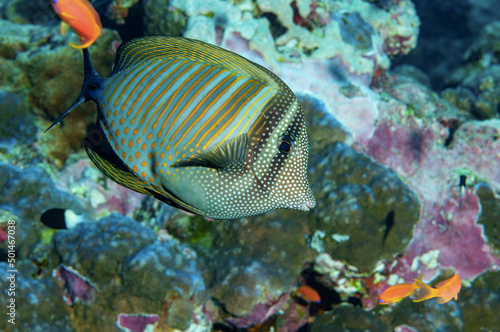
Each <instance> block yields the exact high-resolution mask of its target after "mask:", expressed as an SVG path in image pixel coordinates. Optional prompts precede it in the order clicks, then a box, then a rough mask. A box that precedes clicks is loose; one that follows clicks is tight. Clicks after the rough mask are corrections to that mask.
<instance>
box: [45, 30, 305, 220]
mask: <svg viewBox="0 0 500 332" xmlns="http://www.w3.org/2000/svg"><path fill="white" fill-rule="evenodd" d="M84 60H85V78H84V86H83V88H82V91H81V92H80V95H79V97H78V99H77V100H76V101H75V102H74V103H73V105H71V106H70V108H68V109H67V110H66V111H65V112H64V113H63V115H61V117H60V118H59V119H58V120H56V122H55V123H57V122H59V121H60V120H62V119H63V118H64V117H65V116H66V115H67V114H69V112H70V111H71V110H72V109H74V108H75V107H76V106H78V105H79V104H81V103H83V102H85V101H88V100H93V101H95V102H96V104H97V105H98V113H99V114H98V119H97V123H96V126H95V128H94V129H93V133H92V134H93V136H91V135H90V133H89V136H88V138H87V140H86V147H87V152H88V153H89V156H90V157H91V159H92V161H93V162H94V163H95V164H96V165H97V166H98V167H99V169H100V170H101V171H103V172H104V173H105V174H106V175H107V176H108V177H110V178H111V179H112V180H113V181H116V182H117V183H119V184H122V185H124V186H126V187H128V188H130V189H132V190H135V191H137V192H140V193H143V194H148V195H153V196H155V197H156V198H158V199H160V200H162V201H164V202H166V203H167V204H170V205H172V206H175V207H177V208H180V209H183V210H186V211H189V212H193V213H196V214H199V215H203V216H206V217H209V218H214V219H234V218H240V217H245V216H251V215H256V214H261V213H265V212H266V211H269V210H271V209H276V208H290V209H297V210H303V211H307V210H309V209H311V208H312V207H314V205H315V200H314V197H313V195H312V192H311V189H310V187H309V184H308V181H307V176H306V173H307V159H308V139H307V132H306V122H305V118H304V114H303V111H302V108H301V106H300V104H299V102H298V100H297V98H296V96H295V95H294V94H293V92H292V91H291V90H290V88H288V86H287V85H286V84H285V83H283V82H282V81H281V80H280V79H279V78H278V77H277V76H276V75H274V74H273V73H272V72H270V71H269V70H267V69H266V68H264V67H262V66H260V65H257V64H255V63H253V62H251V61H249V60H247V59H245V58H243V57H241V56H239V55H237V54H235V53H233V52H230V51H227V50H224V49H222V48H220V47H217V46H214V45H210V44H207V43H204V42H201V41H196V40H191V39H186V38H176V37H144V38H139V39H136V40H133V41H131V42H128V43H125V44H123V45H121V46H120V48H119V49H118V51H117V55H116V59H115V64H114V68H113V71H112V73H111V76H110V77H108V78H102V77H100V76H99V75H98V74H97V73H96V71H95V69H94V68H93V66H92V62H91V60H90V57H89V54H88V51H85V50H84ZM55 123H54V124H55ZM96 131H99V132H100V134H101V135H102V140H101V142H100V143H96V142H95V139H91V138H93V137H95V134H96Z"/></svg>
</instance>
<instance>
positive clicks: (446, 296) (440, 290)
mask: <svg viewBox="0 0 500 332" xmlns="http://www.w3.org/2000/svg"><path fill="white" fill-rule="evenodd" d="M415 282H416V283H417V284H418V287H419V288H420V293H419V294H418V295H417V298H416V299H415V300H413V302H420V301H424V300H428V299H432V298H434V297H437V303H439V304H443V303H446V302H448V301H449V300H451V299H452V298H455V301H456V300H457V298H458V293H459V292H460V288H461V287H462V280H461V279H460V276H459V275H458V274H456V273H455V275H454V276H453V277H451V278H449V279H446V280H443V281H441V282H438V283H437V284H436V285H435V286H434V287H436V288H432V287H430V286H428V285H426V284H424V283H423V282H421V281H420V280H415Z"/></svg>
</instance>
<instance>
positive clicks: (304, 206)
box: [298, 201, 316, 211]
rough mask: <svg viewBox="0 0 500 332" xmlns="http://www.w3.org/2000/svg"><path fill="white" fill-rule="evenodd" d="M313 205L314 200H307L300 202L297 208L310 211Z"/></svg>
mask: <svg viewBox="0 0 500 332" xmlns="http://www.w3.org/2000/svg"><path fill="white" fill-rule="evenodd" d="M315 206H316V202H315V201H308V202H304V203H301V204H300V205H299V209H298V210H300V211H310V210H312V209H313V208H314V207H315Z"/></svg>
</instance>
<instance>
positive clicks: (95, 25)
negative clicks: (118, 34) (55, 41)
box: [51, 0, 102, 48]
mask: <svg viewBox="0 0 500 332" xmlns="http://www.w3.org/2000/svg"><path fill="white" fill-rule="evenodd" d="M51 3H52V7H53V8H54V10H55V12H56V13H57V15H58V16H59V17H60V18H61V20H63V22H64V23H66V24H68V25H69V26H71V27H72V28H73V29H74V30H75V31H76V33H77V34H78V37H80V45H75V44H72V43H69V44H70V45H71V46H73V47H74V48H87V47H89V46H90V45H92V43H93V42H94V41H95V40H96V39H97V37H99V36H100V35H101V29H102V24H101V19H100V18H99V15H98V14H97V12H96V11H95V9H94V7H92V5H91V4H90V2H88V0H51ZM64 30H65V28H64V25H63V26H62V27H61V31H63V35H64Z"/></svg>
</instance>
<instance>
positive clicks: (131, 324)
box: [116, 313, 160, 332]
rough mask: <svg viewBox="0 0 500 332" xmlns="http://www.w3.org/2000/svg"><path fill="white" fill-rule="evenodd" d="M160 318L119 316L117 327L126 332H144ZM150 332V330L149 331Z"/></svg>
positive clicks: (148, 315)
mask: <svg viewBox="0 0 500 332" xmlns="http://www.w3.org/2000/svg"><path fill="white" fill-rule="evenodd" d="M159 319H160V318H159V317H158V315H155V314H123V313H120V314H118V319H117V322H116V326H118V327H119V328H120V329H121V330H122V331H126V332H144V331H146V328H147V327H148V325H154V324H155V323H156V322H157V321H158V320H159ZM148 331H149V329H148Z"/></svg>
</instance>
